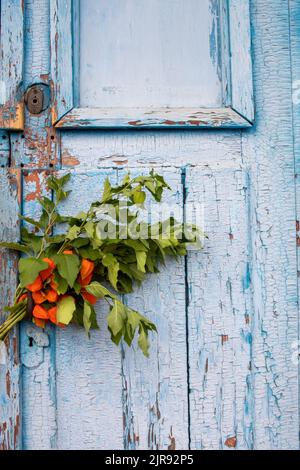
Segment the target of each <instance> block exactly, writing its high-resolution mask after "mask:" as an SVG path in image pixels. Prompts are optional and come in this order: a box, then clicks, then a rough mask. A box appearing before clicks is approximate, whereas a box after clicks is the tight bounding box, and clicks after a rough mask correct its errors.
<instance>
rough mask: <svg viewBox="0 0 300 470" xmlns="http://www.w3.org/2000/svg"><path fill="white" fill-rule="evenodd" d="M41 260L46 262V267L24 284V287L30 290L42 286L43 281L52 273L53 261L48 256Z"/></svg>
mask: <svg viewBox="0 0 300 470" xmlns="http://www.w3.org/2000/svg"><path fill="white" fill-rule="evenodd" d="M43 261H44V262H45V263H47V264H48V268H46V269H43V271H41V272H40V273H39V274H38V276H37V277H36V279H35V280H34V281H33V282H32V283H31V284H28V285H27V286H26V289H28V290H30V291H31V292H38V291H39V290H41V289H42V287H43V282H44V281H46V280H47V279H48V278H49V277H50V276H51V275H52V273H53V271H54V269H55V267H56V266H55V263H54V261H53V260H52V259H50V258H43Z"/></svg>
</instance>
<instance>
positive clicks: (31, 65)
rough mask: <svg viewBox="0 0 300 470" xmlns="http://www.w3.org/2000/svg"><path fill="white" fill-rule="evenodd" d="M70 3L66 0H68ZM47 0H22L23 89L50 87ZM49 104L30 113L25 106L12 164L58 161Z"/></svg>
mask: <svg viewBox="0 0 300 470" xmlns="http://www.w3.org/2000/svg"><path fill="white" fill-rule="evenodd" d="M68 3H69V2H68ZM49 11H50V6H49V0H24V27H25V31H26V35H25V40H24V78H23V79H24V89H25V90H26V89H27V88H28V87H29V86H31V85H33V84H36V83H43V84H45V85H47V86H49V87H50V85H51V77H50V24H49ZM51 112H52V104H51V105H50V107H49V108H48V109H47V110H46V111H44V112H42V113H40V114H30V113H29V112H28V110H27V108H26V107H25V126H24V132H22V133H20V132H18V133H13V134H12V136H11V156H12V159H11V164H12V166H15V167H20V166H21V167H24V168H49V167H52V166H54V165H56V164H57V160H58V157H59V156H58V143H59V137H58V136H57V135H56V132H55V128H52V127H51Z"/></svg>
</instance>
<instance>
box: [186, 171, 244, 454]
mask: <svg viewBox="0 0 300 470" xmlns="http://www.w3.org/2000/svg"><path fill="white" fill-rule="evenodd" d="M186 188H187V200H186V209H185V211H186V214H187V215H189V214H192V213H193V211H194V212H195V211H198V213H199V210H200V209H201V212H203V221H204V224H203V225H204V229H205V231H206V232H207V233H208V234H209V239H208V240H207V241H206V242H205V247H204V250H203V252H201V253H197V252H193V251H192V252H190V253H189V255H188V263H187V276H188V294H189V303H188V338H187V342H188V349H189V376H190V383H189V387H190V397H189V398H190V416H191V422H190V433H191V448H193V449H194V448H196V449H224V448H225V449H226V447H227V448H229V447H234V448H238V449H251V448H252V445H253V433H252V426H253V417H252V398H253V396H252V379H251V358H250V354H251V343H252V335H251V328H252V318H251V316H252V308H251V298H250V295H249V294H250V291H249V287H250V272H249V270H250V268H249V261H250V257H249V252H248V249H249V247H248V242H249V241H248V238H247V237H248V223H249V222H248V202H247V201H248V191H249V187H248V183H247V175H246V174H245V173H244V172H243V171H242V170H235V169H226V168H223V169H219V170H217V171H212V170H205V169H203V170H199V169H198V168H191V169H188V171H187V175H186Z"/></svg>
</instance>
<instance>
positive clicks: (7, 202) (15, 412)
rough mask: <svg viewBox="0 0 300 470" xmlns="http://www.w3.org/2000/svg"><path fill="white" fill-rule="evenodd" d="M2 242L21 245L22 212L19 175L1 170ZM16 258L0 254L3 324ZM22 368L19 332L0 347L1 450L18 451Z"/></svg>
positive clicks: (13, 284)
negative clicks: (19, 217) (18, 242)
mask: <svg viewBox="0 0 300 470" xmlns="http://www.w3.org/2000/svg"><path fill="white" fill-rule="evenodd" d="M0 194H1V197H0V240H1V241H2V240H9V241H18V240H19V222H18V213H19V210H20V172H19V171H14V170H7V169H1V170H0ZM17 261H18V259H17V256H16V255H15V254H14V253H12V252H10V251H8V250H6V249H1V250H0V271H1V283H0V320H1V321H2V320H4V318H5V316H6V314H5V313H3V308H4V307H5V306H6V305H9V304H10V303H12V302H13V297H14V291H15V288H16V284H17ZM19 385H20V364H19V345H18V334H17V332H16V330H14V331H12V333H11V334H10V336H9V337H8V338H7V339H6V340H5V344H4V343H2V344H1V345H0V450H9V449H11V450H13V449H19V448H20V443H21V429H20V422H21V420H20V393H19Z"/></svg>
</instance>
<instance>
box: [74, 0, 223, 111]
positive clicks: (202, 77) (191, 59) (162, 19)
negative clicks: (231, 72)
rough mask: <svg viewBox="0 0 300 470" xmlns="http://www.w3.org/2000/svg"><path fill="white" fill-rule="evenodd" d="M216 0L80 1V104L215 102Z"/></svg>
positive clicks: (218, 91)
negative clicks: (96, 45) (149, 0)
mask: <svg viewBox="0 0 300 470" xmlns="http://www.w3.org/2000/svg"><path fill="white" fill-rule="evenodd" d="M218 3H219V2H218V1H217V2H215V1H213V2H211V0H201V2H199V1H198V0H164V1H163V2H161V1H160V0H151V2H148V1H147V0H146V1H145V0H126V2H119V1H118V0H111V1H110V2H106V1H105V0H89V1H88V2H81V3H80V5H81V10H80V30H79V31H78V32H77V34H80V74H79V85H78V86H79V87H80V101H79V102H80V106H81V107H82V108H86V107H87V108H94V107H98V106H100V107H103V108H134V107H137V108H147V107H149V108H155V107H159V108H163V107H168V108H181V107H185V108H186V107H197V106H199V107H203V108H212V107H219V106H222V105H223V102H222V93H221V80H222V76H221V75H220V73H219V71H220V60H221V56H220V50H219V44H218V31H219V29H220V25H219V15H218ZM226 22H227V18H226ZM95 44H98V45H99V47H97V48H96V47H95V46H94V45H95ZM203 64H205V67H203Z"/></svg>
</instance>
